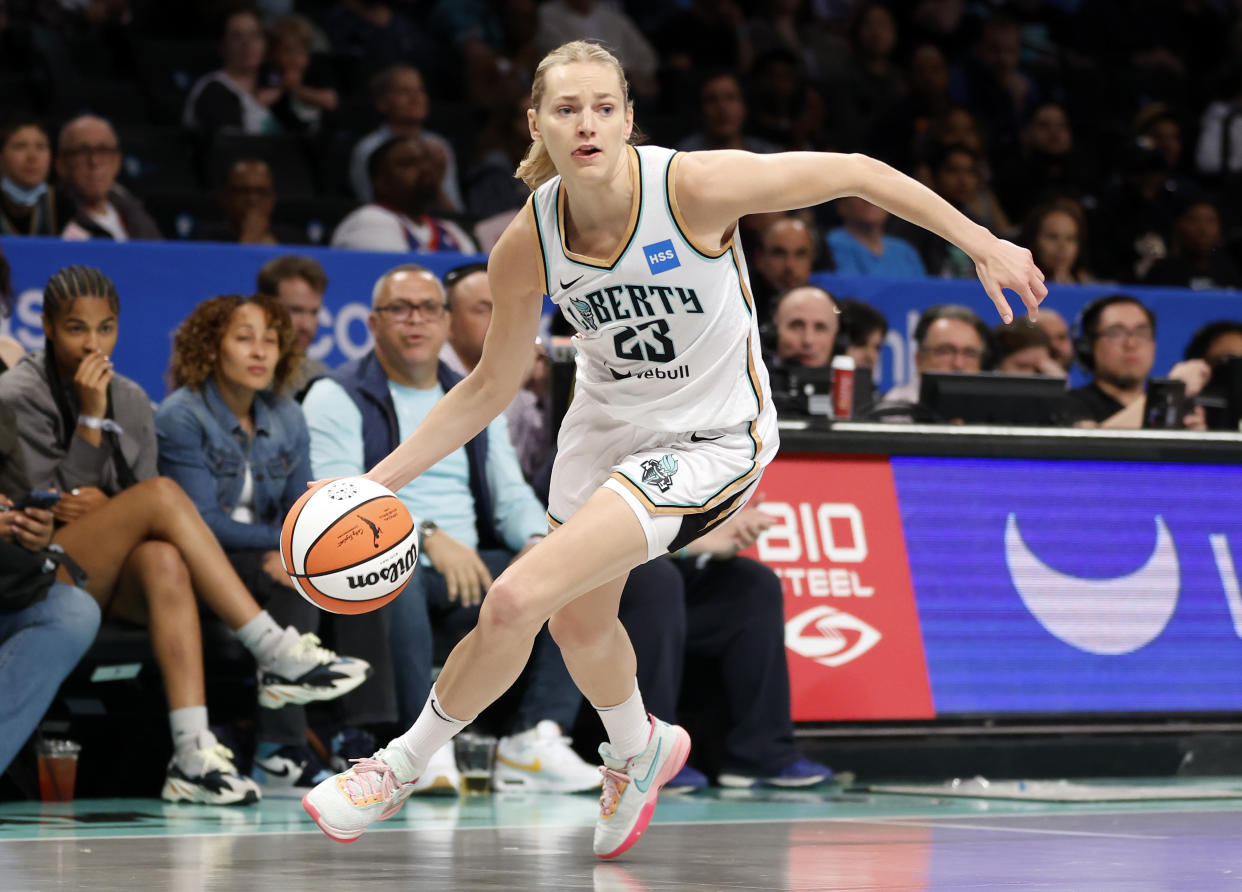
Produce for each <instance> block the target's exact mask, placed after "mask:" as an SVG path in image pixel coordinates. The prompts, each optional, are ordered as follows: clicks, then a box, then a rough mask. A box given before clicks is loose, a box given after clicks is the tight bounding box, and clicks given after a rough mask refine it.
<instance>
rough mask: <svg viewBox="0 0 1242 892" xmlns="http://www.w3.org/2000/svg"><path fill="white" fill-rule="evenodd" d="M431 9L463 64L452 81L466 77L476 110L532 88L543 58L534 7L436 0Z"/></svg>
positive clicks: (519, 0)
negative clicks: (512, 91)
mask: <svg viewBox="0 0 1242 892" xmlns="http://www.w3.org/2000/svg"><path fill="white" fill-rule="evenodd" d="M429 5H431V7H432V9H431V25H432V27H433V28H435V29H437V30H438V31H439V32H440V33H441V34H442V35H443V36H444V38H445V42H446V43H447V44H449V45H451V46H452V47H453V49H454V50H455V51H456V56H457V58H458V59H459V60H460V61H459V63H458V66H457V69H456V70H455V71H454V72H452V76H453V77H454V78H455V79H461V78H463V76H464V87H465V89H464V91H463V92H464V93H465V97H466V99H468V100H469V101H470V102H473V103H475V104H476V105H490V104H491V103H492V102H493V101H494V100H495V97H496V96H497V94H499V93H502V92H503V91H504V90H505V89H508V88H510V87H512V86H513V85H515V84H520V85H521V87H522V89H529V85H530V75H531V74H532V73H533V72H534V70H535V67H536V66H537V65H538V64H539V59H540V58H541V57H542V56H543V51H542V50H540V49H539V48H538V47H537V46H536V45H535V31H536V29H537V27H538V25H537V16H536V15H535V11H534V8H533V7H534V3H532V2H530V0H495V2H478V0H471V2H464V3H463V2H462V0H434V2H433V3H431V4H429Z"/></svg>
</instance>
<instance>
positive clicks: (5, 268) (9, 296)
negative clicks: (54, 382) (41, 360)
mask: <svg viewBox="0 0 1242 892" xmlns="http://www.w3.org/2000/svg"><path fill="white" fill-rule="evenodd" d="M13 298H14V294H13V275H12V269H11V268H10V266H9V258H8V257H6V256H4V251H3V250H2V249H0V319H7V318H8V317H9V316H11V315H12V314H13ZM25 353H26V348H25V347H23V346H22V345H21V343H20V342H19V341H18V340H17V339H16V338H11V337H9V336H8V335H0V374H3V373H4V372H5V371H7V370H9V369H11V368H13V366H15V365H17V361H18V360H19V359H21V358H22V356H24V355H25ZM20 495H25V493H20Z"/></svg>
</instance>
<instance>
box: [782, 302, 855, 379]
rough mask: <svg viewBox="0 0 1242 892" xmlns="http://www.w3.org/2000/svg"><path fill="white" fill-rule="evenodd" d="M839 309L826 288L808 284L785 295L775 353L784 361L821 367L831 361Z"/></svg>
mask: <svg viewBox="0 0 1242 892" xmlns="http://www.w3.org/2000/svg"><path fill="white" fill-rule="evenodd" d="M840 319H841V317H840V311H839V310H838V309H837V302H836V301H835V300H833V299H832V295H831V294H829V293H828V292H827V291H825V290H824V289H823V288H816V287H815V286H814V285H806V286H804V287H802V288H794V289H793V290H791V291H789V292H787V293H786V294H784V295H783V296H782V297H781V299H780V302H779V303H777V305H776V312H775V314H774V315H773V318H772V324H773V325H774V326H775V328H776V355H777V358H778V359H779V360H780V361H781V363H782V364H788V363H793V362H796V363H798V364H799V365H801V366H802V367H803V368H808V369H822V368H826V367H827V366H828V365H829V364H830V363H831V362H832V349H833V346H834V345H835V344H836V340H837V331H838V330H839V328H840V325H841V322H840Z"/></svg>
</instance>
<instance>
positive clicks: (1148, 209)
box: [1092, 139, 1196, 282]
mask: <svg viewBox="0 0 1242 892" xmlns="http://www.w3.org/2000/svg"><path fill="white" fill-rule="evenodd" d="M1118 164H1119V167H1120V168H1121V170H1120V173H1121V176H1120V178H1119V182H1118V184H1117V185H1116V186H1114V187H1113V188H1112V189H1110V190H1109V191H1108V192H1107V193H1106V194H1105V195H1104V197H1103V198H1102V199H1101V201H1100V209H1099V212H1098V218H1099V220H1098V223H1096V224H1095V225H1093V227H1092V228H1093V230H1094V232H1095V239H1094V241H1095V243H1096V247H1097V248H1098V249H1099V250H1098V251H1096V252H1095V257H1094V260H1095V267H1096V272H1097V273H1098V274H1099V275H1100V277H1101V278H1105V279H1113V280H1119V281H1122V282H1138V281H1141V280H1142V279H1143V278H1144V277H1146V275H1147V274H1148V272H1150V271H1151V268H1152V265H1153V264H1155V262H1156V261H1157V260H1160V259H1161V258H1163V257H1167V256H1168V254H1169V227H1170V224H1171V223H1172V221H1173V219H1174V217H1176V215H1177V213H1178V211H1179V210H1180V209H1181V208H1182V206H1183V205H1184V204H1185V203H1186V202H1187V201H1190V200H1193V198H1194V193H1195V191H1196V190H1193V189H1188V188H1187V184H1185V183H1183V182H1180V181H1179V180H1178V179H1177V178H1176V177H1174V176H1173V175H1172V172H1171V171H1170V170H1169V168H1168V166H1167V163H1166V161H1165V156H1164V155H1163V154H1162V153H1161V152H1160V151H1159V150H1158V149H1157V148H1156V147H1155V145H1153V144H1152V143H1151V141H1150V140H1146V139H1142V140H1135V141H1134V142H1132V143H1129V144H1127V145H1126V146H1125V147H1124V148H1123V149H1122V151H1121V153H1120V158H1119V159H1118Z"/></svg>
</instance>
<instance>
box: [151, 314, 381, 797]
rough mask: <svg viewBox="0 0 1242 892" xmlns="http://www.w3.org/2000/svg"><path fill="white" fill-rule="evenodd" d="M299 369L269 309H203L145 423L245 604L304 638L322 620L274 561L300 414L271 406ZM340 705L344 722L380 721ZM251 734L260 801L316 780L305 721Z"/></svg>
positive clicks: (303, 441)
mask: <svg viewBox="0 0 1242 892" xmlns="http://www.w3.org/2000/svg"><path fill="white" fill-rule="evenodd" d="M300 358H301V357H300V355H299V354H298V353H297V352H296V351H295V346H294V340H293V330H292V327H291V325H290V321H289V314H288V312H287V311H286V310H285V309H284V307H283V306H281V305H280V304H279V303H278V302H276V301H275V300H274V299H272V298H267V297H262V296H255V297H243V296H240V295H228V296H223V297H214V298H211V299H210V300H206V301H203V302H202V303H200V304H199V305H198V306H197V307H196V308H195V309H194V311H193V312H192V313H191V314H190V315H189V317H188V318H187V319H186V320H185V321H184V322H182V323H181V326H180V328H178V330H177V335H176V338H175V340H174V343H173V352H172V358H171V362H170V370H169V376H170V379H171V384H172V386H173V387H174V388H176V389H175V390H174V391H173V392H172V393H171V394H169V396H168V398H167V399H165V400H164V402H163V403H162V404H161V405H160V407H159V409H158V411H157V412H156V414H155V431H156V437H157V440H158V443H159V468H160V472H161V473H162V474H165V475H167V476H169V477H171V478H173V479H174V480H176V481H177V482H178V483H180V484H181V487H182V488H183V489H184V490H185V491H186V493H187V494H188V495H189V496H190V499H191V500H192V501H193V502H194V504H195V505H197V506H198V510H199V513H201V514H202V516H203V519H204V520H205V521H206V522H207V526H208V527H210V528H211V531H212V532H213V533H215V535H216V538H217V539H218V540H219V542H220V544H221V545H222V546H223V547H224V550H225V553H226V554H227V555H228V558H229V560H230V561H231V562H232V564H233V566H234V568H236V570H237V572H238V575H240V576H241V578H242V581H243V582H245V583H246V585H247V587H248V588H249V589H250V591H251V593H252V594H253V595H254V597H255V599H256V600H257V601H258V602H259V603H261V604H264V605H265V606H266V608H267V610H268V612H269V613H271V614H272V615H273V616H275V617H277V618H278V619H279V620H282V621H284V622H287V623H290V624H292V625H295V626H297V627H298V628H299V629H316V628H318V626H319V621H320V618H321V616H322V614H321V613H320V612H319V610H318V609H317V608H316V607H315V606H314V605H313V604H311V603H310V602H309V601H307V600H305V599H303V598H302V597H301V595H300V594H298V592H297V591H296V590H295V589H294V588H293V586H292V583H291V582H290V580H289V576H288V574H287V573H286V572H285V570H284V567H283V566H282V564H281V560H280V551H279V548H280V528H281V523H282V522H283V520H284V516H285V513H286V512H287V511H288V510H289V508H290V506H291V505H292V504H293V502H294V500H295V499H297V497H298V496H300V495H301V494H302V493H303V492H305V491H306V483H307V481H308V480H310V479H311V469H310V438H309V434H308V433H307V429H306V421H305V420H304V419H303V417H302V409H301V407H300V406H298V404H297V403H295V402H294V401H293V400H291V399H288V398H287V397H282V396H278V393H279V392H280V390H281V388H282V387H283V386H284V384H285V382H286V381H287V380H288V379H289V377H290V376H291V375H292V374H293V373H294V372H296V370H297V365H298V363H299V361H300ZM366 622H367V621H366V620H363V621H362V622H360V623H359V624H358V625H365V624H366ZM370 622H371V623H372V624H374V622H375V620H371V621H370ZM338 637H339V636H338ZM367 649H368V650H371V651H373V650H374V648H373V647H369V648H367ZM355 652H358V651H357V650H356V649H355ZM386 656H387V654H386V653H385V654H384V655H383V657H384V658H386ZM367 699H368V700H369V699H372V698H367ZM342 702H343V704H344V710H345V711H346V712H347V713H352V715H351V716H350V718H351V719H352V720H354V721H376V720H380V719H382V718H383V717H382V716H381V717H378V718H377V717H375V716H372V715H370V714H367V715H362V716H359V715H358V713H359V708H358V704H357V702H355V703H353V704H351V703H350V702H349V698H348V697H347V698H346V699H345V700H344V701H342ZM368 708H369V706H368V707H364V708H363V711H366V709H368ZM257 730H258V745H257V747H256V751H255V768H254V771H253V772H252V774H253V776H254V777H255V779H256V780H258V781H259V783H260V785H261V786H262V788H263V792H264V795H267V796H291V795H295V794H296V795H299V796H300V795H301V794H302V793H303V792H305V790H306V789H309V786H310V785H313V782H314V780H315V778H316V777H317V776H318V775H319V773H320V772H321V770H322V766H320V765H319V763H318V762H317V760H316V759H315V757H314V756H313V754H312V753H311V751H310V750H309V748H308V747H307V723H306V712H305V710H303V709H302V708H301V707H296V706H286V707H285V708H283V709H280V710H264V711H263V712H262V713H261V714H260V716H259V721H258V728H257ZM325 776H326V775H325Z"/></svg>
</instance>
